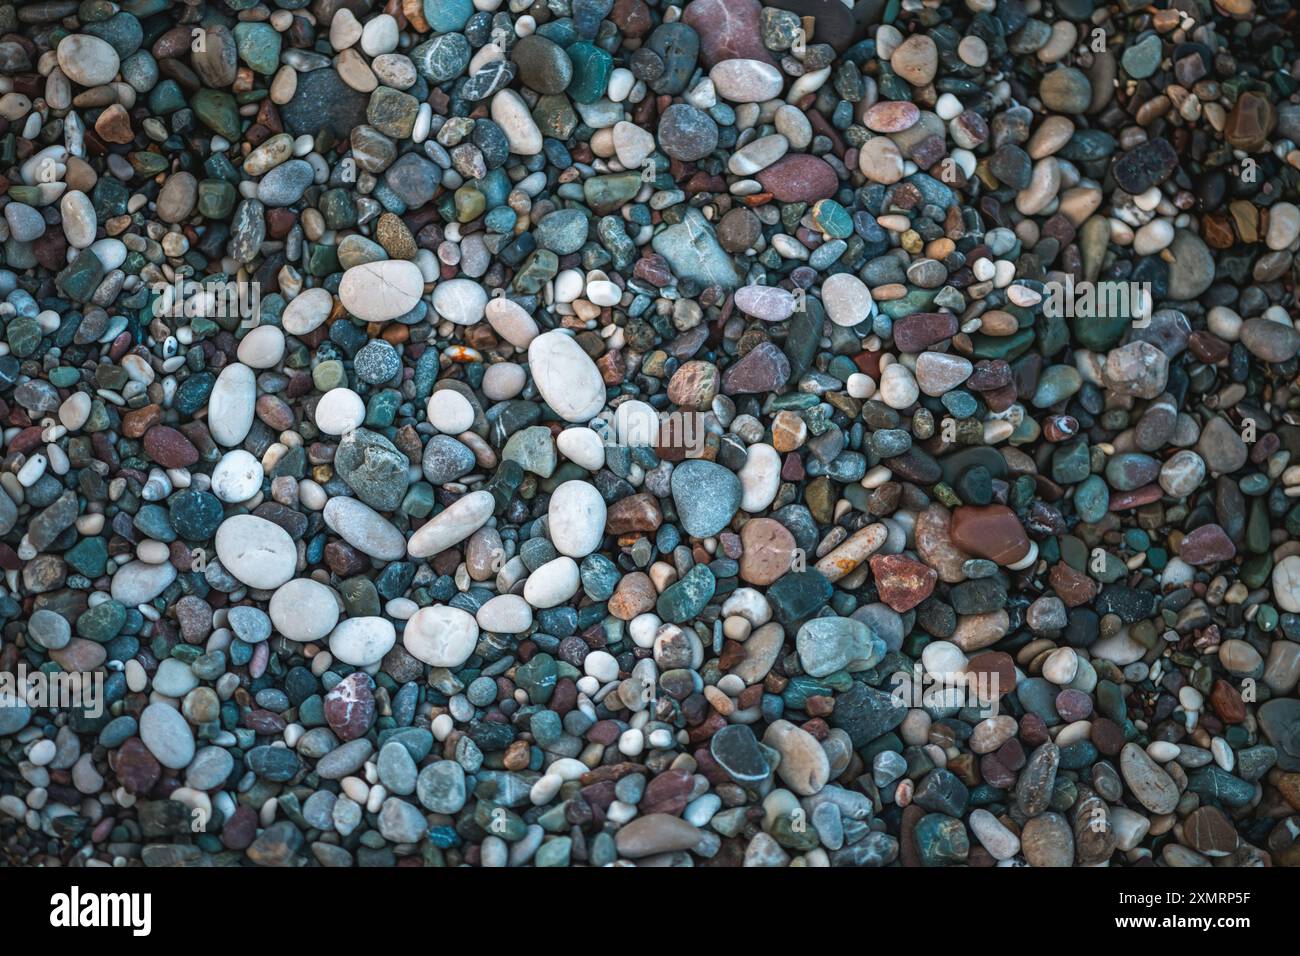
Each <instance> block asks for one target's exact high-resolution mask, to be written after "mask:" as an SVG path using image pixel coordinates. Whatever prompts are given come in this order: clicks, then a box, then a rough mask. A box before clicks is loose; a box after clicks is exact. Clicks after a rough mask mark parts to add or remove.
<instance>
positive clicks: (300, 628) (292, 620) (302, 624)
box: [267, 578, 339, 642]
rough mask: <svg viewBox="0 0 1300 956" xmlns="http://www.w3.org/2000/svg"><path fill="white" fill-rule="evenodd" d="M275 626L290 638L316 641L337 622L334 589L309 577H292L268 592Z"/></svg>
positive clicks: (270, 610)
mask: <svg viewBox="0 0 1300 956" xmlns="http://www.w3.org/2000/svg"><path fill="white" fill-rule="evenodd" d="M267 613H268V614H270V615H271V623H272V624H274V625H275V629H276V630H277V631H279V632H280V633H281V634H282V635H284V636H285V637H287V638H288V639H289V640H291V641H300V642H306V641H319V640H320V639H321V638H323V637H324V636H325V635H326V634H328V633H329V632H330V631H332V630H334V626H335V625H336V624H338V622H339V606H338V601H337V600H336V599H335V597H334V592H333V591H332V590H330V589H329V588H327V587H326V586H325V585H323V584H321V583H320V582H319V581H314V580H312V579H311V578H295V579H294V580H292V581H289V582H288V583H287V584H284V585H282V586H281V587H279V588H278V589H277V590H276V592H275V593H274V594H272V595H271V603H270V606H269V607H268V608H267Z"/></svg>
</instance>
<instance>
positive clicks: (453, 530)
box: [406, 491, 496, 558]
mask: <svg viewBox="0 0 1300 956" xmlns="http://www.w3.org/2000/svg"><path fill="white" fill-rule="evenodd" d="M495 508H496V499H495V498H493V497H492V492H490V491H474V492H471V493H469V494H468V495H466V496H465V497H464V498H460V499H457V500H456V501H453V502H452V503H451V504H450V505H448V506H447V507H446V508H444V509H443V510H442V511H440V512H438V514H436V515H434V516H433V517H432V518H431V519H429V520H428V521H427V522H425V523H424V524H422V525H421V526H420V528H419V530H417V531H416V532H415V534H413V535H411V538H410V540H409V541H407V542H406V553H407V554H409V555H410V556H411V557H413V558H429V557H432V556H433V555H435V554H438V553H440V552H442V551H446V550H447V549H448V548H450V547H452V546H453V545H457V544H460V543H461V542H462V541H464V540H465V539H466V538H468V537H469V536H470V535H472V534H473V533H474V532H475V531H477V530H478V529H479V528H481V527H483V525H485V524H487V520H488V519H489V518H491V517H492V512H493V510H494V509H495Z"/></svg>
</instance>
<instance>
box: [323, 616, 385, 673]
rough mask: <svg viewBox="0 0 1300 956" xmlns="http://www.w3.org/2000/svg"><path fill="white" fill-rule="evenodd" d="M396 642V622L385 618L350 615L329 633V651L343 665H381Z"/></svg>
mask: <svg viewBox="0 0 1300 956" xmlns="http://www.w3.org/2000/svg"><path fill="white" fill-rule="evenodd" d="M396 643H397V631H396V630H395V629H394V628H393V622H392V621H390V620H388V619H387V618H383V617H350V618H348V619H347V620H346V621H343V622H341V623H340V624H339V626H338V627H336V628H334V633H332V634H331V635H330V653H332V654H333V655H334V656H335V657H336V658H338V659H339V660H341V661H342V662H343V663H344V664H351V665H352V666H353V667H369V666H370V665H372V664H378V663H379V662H380V661H381V660H383V659H384V655H385V654H387V653H388V652H389V651H391V650H392V649H393V645H394V644H396Z"/></svg>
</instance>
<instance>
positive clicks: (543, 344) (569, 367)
mask: <svg viewBox="0 0 1300 956" xmlns="http://www.w3.org/2000/svg"><path fill="white" fill-rule="evenodd" d="M528 369H529V371H530V372H532V375H533V381H534V382H535V383H536V385H537V390H538V391H539V392H541V393H542V398H544V399H545V400H546V404H547V405H549V406H551V408H552V409H554V410H555V414H557V415H559V416H560V417H561V418H563V419H564V420H565V421H566V422H588V421H591V420H592V419H593V418H595V417H596V416H597V415H599V414H600V410H601V409H602V408H604V407H605V381H604V379H602V378H601V377H600V369H598V368H596V363H595V362H593V361H592V360H591V359H590V357H588V355H587V353H586V352H584V351H583V350H582V346H580V345H579V344H578V342H577V340H576V339H574V337H573V336H572V335H568V334H566V333H564V332H561V331H560V330H558V329H555V330H552V331H550V332H543V333H542V334H541V335H539V336H537V338H535V339H533V340H532V342H531V343H529V345H528Z"/></svg>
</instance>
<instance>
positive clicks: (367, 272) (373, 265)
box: [339, 259, 424, 322]
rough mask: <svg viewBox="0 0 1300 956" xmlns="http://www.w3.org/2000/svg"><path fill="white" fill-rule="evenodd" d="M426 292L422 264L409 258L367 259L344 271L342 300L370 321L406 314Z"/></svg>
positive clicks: (344, 304) (389, 319) (346, 306)
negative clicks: (367, 260)
mask: <svg viewBox="0 0 1300 956" xmlns="http://www.w3.org/2000/svg"><path fill="white" fill-rule="evenodd" d="M423 294H424V275H423V274H422V273H421V272H420V267H419V266H417V265H416V264H415V263H414V262H408V261H407V260H405V259H386V260H383V261H380V262H363V263H362V264H361V265H359V266H353V267H352V268H351V269H349V270H348V271H347V272H345V273H343V281H342V282H340V283H339V300H340V301H341V302H342V303H343V307H344V308H345V309H347V310H348V311H349V312H351V313H352V314H353V315H355V316H356V317H357V318H359V319H362V320H363V321H366V322H391V321H392V320H393V319H396V318H398V317H400V316H403V315H406V313H408V312H410V311H411V310H412V309H414V308H415V306H416V305H417V304H418V303H419V301H420V296H421V295H423Z"/></svg>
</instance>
